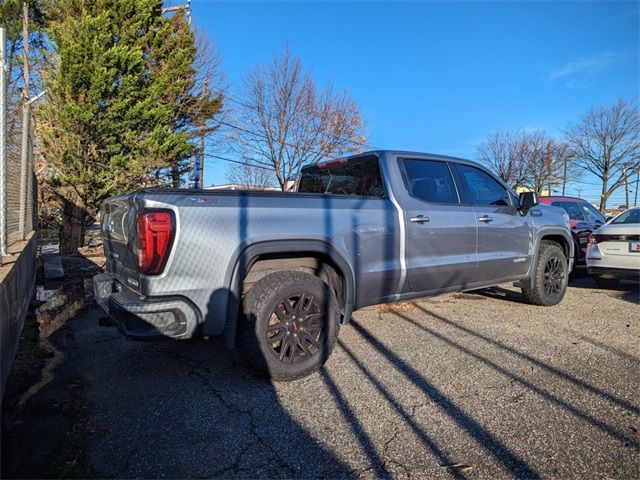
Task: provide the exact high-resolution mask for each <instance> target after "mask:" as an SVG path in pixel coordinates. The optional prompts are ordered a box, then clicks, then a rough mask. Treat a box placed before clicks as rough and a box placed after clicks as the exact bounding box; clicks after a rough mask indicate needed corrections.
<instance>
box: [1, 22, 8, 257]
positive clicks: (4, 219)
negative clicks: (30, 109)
mask: <svg viewBox="0 0 640 480" xmlns="http://www.w3.org/2000/svg"><path fill="white" fill-rule="evenodd" d="M6 47H7V31H6V30H5V29H4V28H2V27H0V265H2V256H3V255H6V254H7V65H6V62H7V54H6Z"/></svg>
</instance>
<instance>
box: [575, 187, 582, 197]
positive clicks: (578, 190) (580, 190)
mask: <svg viewBox="0 0 640 480" xmlns="http://www.w3.org/2000/svg"><path fill="white" fill-rule="evenodd" d="M576 192H578V198H582V197H581V196H580V192H582V189H581V188H576Z"/></svg>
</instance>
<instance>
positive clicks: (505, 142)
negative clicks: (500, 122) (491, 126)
mask: <svg viewBox="0 0 640 480" xmlns="http://www.w3.org/2000/svg"><path fill="white" fill-rule="evenodd" d="M521 139H522V134H521V133H519V132H509V131H496V132H494V133H491V134H489V136H488V137H487V139H486V140H485V141H484V142H482V143H481V144H480V146H479V147H478V149H477V152H476V158H477V159H478V160H479V161H480V162H482V163H483V164H485V165H486V166H487V167H488V168H489V169H490V170H492V171H493V172H494V173H495V174H496V175H498V176H499V177H500V178H501V179H502V180H503V181H504V182H505V183H506V184H507V185H509V186H511V187H514V188H515V187H520V186H522V185H524V183H525V180H526V177H527V164H526V162H525V161H524V160H525V158H524V157H523V156H522V155H521V149H520V147H521Z"/></svg>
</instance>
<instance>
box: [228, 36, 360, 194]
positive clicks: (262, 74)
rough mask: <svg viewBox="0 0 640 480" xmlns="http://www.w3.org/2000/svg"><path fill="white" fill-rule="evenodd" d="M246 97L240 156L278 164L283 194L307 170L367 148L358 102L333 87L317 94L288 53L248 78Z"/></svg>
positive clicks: (296, 60) (240, 136)
mask: <svg viewBox="0 0 640 480" xmlns="http://www.w3.org/2000/svg"><path fill="white" fill-rule="evenodd" d="M245 96H246V99H247V101H246V103H245V104H244V105H242V107H241V110H240V112H239V119H240V121H241V122H242V127H241V129H238V132H237V133H236V135H237V140H238V144H239V145H240V153H241V156H242V158H244V160H245V161H251V160H255V159H258V158H259V159H261V160H260V161H266V162H267V163H270V164H271V165H273V170H274V173H275V178H276V180H277V182H278V185H279V186H280V188H282V189H283V190H284V189H285V188H286V187H287V185H288V184H289V183H290V182H291V180H292V179H293V178H294V177H295V175H296V174H297V173H298V171H299V170H300V168H301V167H302V166H303V165H306V164H311V163H315V162H318V161H320V160H321V159H323V158H326V157H333V156H341V155H344V154H346V153H349V152H355V151H358V150H359V149H360V148H361V147H362V146H363V145H364V143H365V137H364V134H363V130H364V125H363V121H362V118H361V116H360V110H359V108H358V106H357V105H356V103H355V102H354V101H353V100H351V99H350V98H349V96H348V94H347V93H346V92H342V93H337V92H335V91H334V89H333V88H332V86H330V85H329V86H327V87H326V88H324V89H322V90H321V89H318V88H317V87H316V85H315V83H314V81H313V79H312V78H311V75H309V74H308V73H305V72H304V71H303V68H302V61H301V60H300V59H299V58H294V57H293V56H292V55H291V53H290V52H289V50H288V49H285V50H284V52H283V53H282V54H281V55H279V56H275V57H274V58H273V61H272V62H271V63H270V64H268V65H266V66H263V65H259V66H257V67H256V68H255V69H253V70H252V71H251V72H250V73H249V75H248V78H247V81H246V95H245Z"/></svg>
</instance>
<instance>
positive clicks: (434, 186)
mask: <svg viewBox="0 0 640 480" xmlns="http://www.w3.org/2000/svg"><path fill="white" fill-rule="evenodd" d="M402 165H403V167H404V171H405V173H406V181H407V188H408V189H409V191H410V192H411V196H413V197H415V198H418V199H420V200H424V201H425V202H431V203H458V194H457V193H456V187H455V185H454V183H453V178H452V177H451V172H450V171H449V167H448V166H447V164H446V163H444V162H437V161H432V160H417V159H411V158H405V159H403V160H402Z"/></svg>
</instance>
